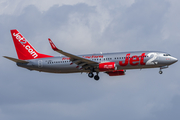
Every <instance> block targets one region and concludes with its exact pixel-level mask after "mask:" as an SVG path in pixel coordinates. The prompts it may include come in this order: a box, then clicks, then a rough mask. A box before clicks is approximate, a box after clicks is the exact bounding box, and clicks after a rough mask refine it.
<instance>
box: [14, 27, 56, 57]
mask: <svg viewBox="0 0 180 120" xmlns="http://www.w3.org/2000/svg"><path fill="white" fill-rule="evenodd" d="M11 35H12V38H13V41H14V45H15V48H16V52H17V55H18V58H19V59H21V60H28V59H37V58H46V57H53V56H49V55H44V54H41V53H38V52H37V51H36V50H35V49H34V48H33V46H32V45H31V44H30V43H29V42H28V41H27V40H26V39H25V38H24V37H23V36H22V35H21V34H20V33H19V32H18V31H17V30H11Z"/></svg>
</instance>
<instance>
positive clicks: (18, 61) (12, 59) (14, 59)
mask: <svg viewBox="0 0 180 120" xmlns="http://www.w3.org/2000/svg"><path fill="white" fill-rule="evenodd" d="M3 57H5V58H7V59H9V60H11V61H13V62H16V63H29V62H28V61H25V60H20V59H16V58H12V57H7V56H3Z"/></svg>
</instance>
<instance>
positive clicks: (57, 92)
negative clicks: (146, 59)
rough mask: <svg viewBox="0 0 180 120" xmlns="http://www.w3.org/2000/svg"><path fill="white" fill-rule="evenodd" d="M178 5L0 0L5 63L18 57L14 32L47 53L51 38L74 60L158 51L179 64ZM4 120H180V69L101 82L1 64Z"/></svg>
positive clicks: (0, 47) (165, 1) (130, 0)
mask: <svg viewBox="0 0 180 120" xmlns="http://www.w3.org/2000/svg"><path fill="white" fill-rule="evenodd" d="M179 4H180V1H178V0H51V1H47V0H31V1H29V0H0V35H1V40H0V51H1V52H0V56H4V55H7V56H11V57H17V55H16V52H15V48H14V44H13V42H12V39H11V36H10V31H9V30H10V29H18V30H19V31H20V32H21V33H22V34H23V35H24V36H25V37H26V38H27V39H28V41H29V42H30V43H31V44H32V45H33V46H34V47H35V48H36V49H37V50H38V51H39V52H41V53H45V54H50V55H54V56H58V55H59V54H58V53H56V52H54V51H53V50H52V49H51V47H50V45H49V43H48V40H47V38H49V37H50V38H51V39H52V40H53V41H54V43H55V44H56V45H57V46H58V47H59V48H61V49H63V50H65V51H67V52H70V53H73V54H86V53H99V52H117V51H136V50H158V51H165V52H168V53H170V54H171V55H172V56H175V57H176V58H178V59H180V55H179V49H180V48H179V45H180V40H179V39H180V35H179V33H180V24H179V21H180V16H179V12H180V8H179ZM0 66H1V67H0V119H2V120H25V119H26V120H36V119H43V120H49V119H53V120H59V119H65V120H72V119H73V120H85V119H86V120H92V119H94V120H99V119H104V120H109V119H113V120H119V119H126V120H152V119H153V120H162V119H163V120H170V119H171V120H172V119H180V115H179V109H180V102H179V101H180V74H179V68H180V65H179V63H176V64H174V65H172V66H170V67H169V68H168V69H165V70H163V71H164V73H163V74H162V75H159V73H158V71H159V69H145V70H141V71H140V70H129V71H127V72H126V76H119V77H109V76H108V75H106V74H104V73H100V77H101V79H100V81H98V82H97V81H94V80H92V79H90V78H88V76H87V74H85V73H83V74H80V73H77V74H49V73H41V72H36V71H28V70H26V69H23V68H19V67H17V66H16V64H15V63H13V62H11V61H9V60H6V59H4V58H3V57H1V59H0Z"/></svg>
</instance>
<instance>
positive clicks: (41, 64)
mask: <svg viewBox="0 0 180 120" xmlns="http://www.w3.org/2000/svg"><path fill="white" fill-rule="evenodd" d="M38 67H39V68H42V67H43V61H42V60H39V61H38Z"/></svg>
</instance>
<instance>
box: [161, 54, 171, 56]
mask: <svg viewBox="0 0 180 120" xmlns="http://www.w3.org/2000/svg"><path fill="white" fill-rule="evenodd" d="M163 56H171V55H170V54H163Z"/></svg>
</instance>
